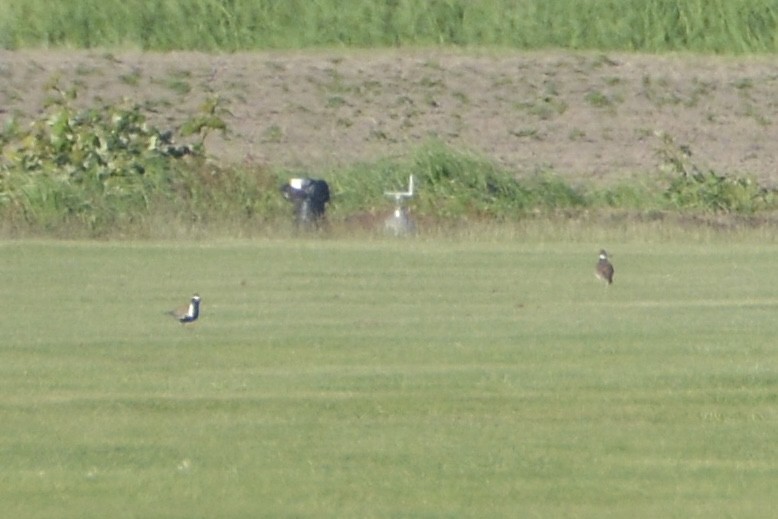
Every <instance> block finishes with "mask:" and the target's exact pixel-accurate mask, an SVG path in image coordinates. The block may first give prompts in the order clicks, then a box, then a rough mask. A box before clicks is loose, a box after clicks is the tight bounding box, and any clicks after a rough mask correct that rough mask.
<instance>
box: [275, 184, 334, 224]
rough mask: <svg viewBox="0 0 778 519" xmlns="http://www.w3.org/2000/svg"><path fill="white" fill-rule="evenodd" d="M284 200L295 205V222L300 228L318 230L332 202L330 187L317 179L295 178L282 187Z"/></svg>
mask: <svg viewBox="0 0 778 519" xmlns="http://www.w3.org/2000/svg"><path fill="white" fill-rule="evenodd" d="M281 193H283V195H284V198H286V199H287V200H289V201H290V202H292V203H293V204H294V222H295V225H296V226H297V227H298V228H300V227H303V228H314V229H318V228H319V227H320V226H321V224H322V222H323V220H324V213H325V212H326V211H327V202H329V201H330V186H329V185H328V184H327V182H325V181H324V180H319V179H315V178H293V179H291V180H290V181H289V183H288V184H284V185H283V186H281Z"/></svg>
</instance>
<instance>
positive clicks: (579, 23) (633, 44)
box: [0, 0, 778, 53]
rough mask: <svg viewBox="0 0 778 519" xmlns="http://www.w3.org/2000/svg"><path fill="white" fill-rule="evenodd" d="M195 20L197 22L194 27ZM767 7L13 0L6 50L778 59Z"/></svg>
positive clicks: (8, 4)
mask: <svg viewBox="0 0 778 519" xmlns="http://www.w3.org/2000/svg"><path fill="white" fill-rule="evenodd" d="M193 20H196V23H193ZM777 28H778V8H777V7H776V5H775V2H773V1H771V0H682V1H674V0H586V1H584V2H581V1H577V0H553V1H548V0H529V1H523V2H516V1H514V0H489V1H482V2H472V1H470V0H446V1H429V0H382V1H372V0H350V1H348V2H345V3H344V2H342V1H339V0H318V1H316V2H311V1H308V0H287V1H272V2H271V1H263V2H256V1H251V0H235V1H232V2H227V3H225V2H222V1H219V0H173V1H166V2H146V1H144V0H123V1H120V0H63V1H59V2H56V3H55V4H52V3H51V2H49V1H46V0H6V1H5V2H3V3H2V5H0V46H2V47H4V48H9V49H13V48H20V47H59V46H66V47H80V48H96V47H117V46H118V47H127V46H130V47H136V48H142V49H145V50H171V49H195V50H208V51H235V50H241V49H271V48H272V49H277V48H303V47H321V46H353V47H386V46H399V45H403V46H408V45H411V46H414V45H469V46H484V45H488V46H503V47H512V48H521V49H538V48H549V47H551V48H571V49H600V50H630V51H644V52H665V51H677V50H690V51H695V52H715V53H749V52H775V51H777V50H778V39H777V38H776V34H777V33H778V32H777V30H776V29H777Z"/></svg>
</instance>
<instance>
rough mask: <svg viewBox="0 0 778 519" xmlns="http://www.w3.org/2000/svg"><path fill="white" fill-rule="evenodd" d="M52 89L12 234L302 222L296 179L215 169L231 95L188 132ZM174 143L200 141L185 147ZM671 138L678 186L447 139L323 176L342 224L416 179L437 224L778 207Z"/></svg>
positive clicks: (12, 131) (2, 139) (8, 207)
mask: <svg viewBox="0 0 778 519" xmlns="http://www.w3.org/2000/svg"><path fill="white" fill-rule="evenodd" d="M52 91H53V92H54V94H55V95H54V96H53V97H52V98H51V102H50V104H49V106H48V111H47V112H46V113H44V114H42V115H41V116H40V117H39V118H38V119H37V120H35V121H33V122H32V124H31V125H30V126H29V128H26V129H21V128H19V127H18V125H15V124H11V125H9V126H8V127H7V128H6V130H5V131H4V132H3V133H2V134H0V145H1V147H2V154H1V155H0V216H2V219H3V222H4V224H3V225H4V227H5V230H6V232H12V233H23V234H24V233H29V232H32V233H41V232H42V233H45V234H52V235H57V236H62V235H71V234H76V235H88V236H117V235H129V236H143V235H144V234H148V233H150V232H151V234H155V233H156V232H158V228H159V226H160V222H161V221H164V222H166V224H165V228H170V226H171V223H170V222H172V226H173V227H174V228H178V231H176V232H175V233H183V234H187V233H189V232H191V230H192V229H197V231H195V232H203V230H204V229H207V228H208V227H209V226H213V225H216V226H219V228H221V229H225V228H230V227H231V228H232V230H231V231H229V232H230V233H231V234H235V233H237V234H242V233H244V232H256V231H257V230H261V229H263V228H264V229H267V228H269V227H277V226H278V225H283V223H282V222H286V221H287V220H288V214H289V211H291V207H290V206H288V204H285V202H284V200H283V199H282V197H281V196H280V194H279V187H280V186H281V184H282V183H283V182H285V181H286V179H288V178H289V177H290V176H297V174H296V173H294V172H285V171H277V170H270V169H268V168H265V167H257V166H252V165H222V166H220V165H215V164H213V163H211V162H210V161H209V160H208V156H207V150H206V149H205V142H206V140H205V138H206V136H207V135H208V133H209V132H212V131H227V128H226V125H225V123H224V121H223V120H222V118H221V117H220V114H221V111H222V108H221V107H220V104H219V99H218V97H215V98H212V99H210V100H209V101H208V102H206V103H205V104H204V106H203V107H202V110H201V112H200V113H196V114H193V115H192V116H191V117H190V118H189V119H188V120H186V121H185V122H184V123H183V124H182V125H181V127H180V128H178V129H175V130H164V131H163V130H160V129H158V128H155V127H153V126H151V125H149V124H148V122H147V120H146V116H145V114H144V112H143V109H142V107H141V106H138V105H137V104H133V103H132V102H129V101H124V102H121V103H119V104H106V105H103V106H99V107H92V108H88V109H82V110H77V109H75V108H74V107H73V103H72V101H73V100H74V99H75V97H76V93H75V92H74V91H72V90H71V91H65V90H62V89H60V88H58V87H57V86H54V87H53V89H52ZM174 135H177V136H178V137H180V138H181V139H184V140H186V139H188V140H189V141H190V142H188V143H186V144H177V143H176V139H175V138H174ZM659 141H660V148H659V150H658V151H659V154H660V157H661V159H662V162H663V164H664V175H665V177H666V179H667V180H666V182H665V183H664V185H663V184H657V185H653V186H649V187H645V186H641V185H639V184H635V183H633V184H629V183H623V184H620V185H614V186H609V187H600V188H592V187H591V186H584V185H579V186H573V185H571V184H570V183H569V182H567V181H565V180H564V179H563V178H562V177H561V176H560V175H558V174H555V173H554V172H553V171H538V172H535V173H531V174H519V173H517V172H512V171H507V170H505V169H504V168H501V167H499V166H498V165H496V164H494V163H493V162H491V161H489V160H487V159H485V158H483V157H480V156H478V155H476V154H474V153H471V152H468V151H462V150H454V149H452V148H450V147H449V146H447V145H445V144H444V143H442V142H440V141H437V140H431V141H428V142H427V143H425V144H423V145H422V146H420V147H419V148H417V149H416V150H414V151H413V153H411V155H410V156H409V157H407V158H404V159H393V160H379V161H376V162H369V163H362V164H356V165H354V166H352V167H350V168H346V169H339V170H333V171H313V172H310V174H311V175H312V176H314V177H319V178H325V179H326V180H327V181H328V182H329V183H330V184H331V188H332V191H333V201H332V204H331V206H332V207H331V211H330V214H331V218H330V221H331V222H332V223H333V224H334V225H337V224H338V222H341V221H347V220H349V219H350V218H351V217H352V215H354V214H359V213H371V214H375V213H377V212H381V211H388V210H389V209H390V207H391V202H390V201H389V200H388V199H387V198H386V196H385V195H384V191H385V190H387V189H391V188H392V186H395V187H396V188H398V189H399V188H401V187H403V186H405V185H406V183H407V182H408V178H409V176H410V175H414V177H415V179H416V185H417V196H416V197H415V198H414V201H413V211H414V213H415V214H416V215H417V216H419V217H421V218H424V219H426V220H427V221H428V222H434V223H435V224H436V225H444V224H456V223H459V222H475V221H518V220H521V219H523V218H526V217H529V216H536V215H556V214H558V213H560V212H562V213H564V214H567V215H576V214H581V213H584V212H590V211H597V210H603V209H618V210H625V211H632V212H641V211H667V210H673V211H691V212H697V213H710V214H746V215H752V214H755V213H758V212H762V211H767V210H773V209H775V208H776V204H778V201H777V200H776V195H775V192H774V191H772V190H769V189H766V188H764V187H762V186H760V185H758V183H756V182H755V181H752V180H750V179H748V178H747V177H735V176H725V175H720V174H718V173H717V172H714V171H703V170H701V169H700V168H698V167H697V166H696V165H695V164H694V163H693V161H692V160H691V158H690V153H691V152H690V150H688V149H687V148H685V147H683V146H678V145H676V144H675V143H674V142H673V140H672V138H671V137H670V136H668V135H665V134H661V135H659ZM378 228H380V226H378ZM155 229H157V230H156V231H155ZM175 233H174V234H175Z"/></svg>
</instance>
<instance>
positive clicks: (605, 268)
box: [594, 249, 614, 285]
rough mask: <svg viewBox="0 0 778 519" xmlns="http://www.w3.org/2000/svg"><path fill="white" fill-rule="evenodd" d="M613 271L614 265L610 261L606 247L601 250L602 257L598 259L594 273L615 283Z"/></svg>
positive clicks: (606, 280)
mask: <svg viewBox="0 0 778 519" xmlns="http://www.w3.org/2000/svg"><path fill="white" fill-rule="evenodd" d="M613 272H614V270H613V265H611V262H610V261H608V253H607V252H605V249H602V250H600V259H599V261H597V266H596V267H595V270H594V275H595V276H597V277H598V278H599V279H601V280H603V281H605V282H607V283H608V284H609V285H610V284H611V283H613Z"/></svg>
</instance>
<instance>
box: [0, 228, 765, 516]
mask: <svg viewBox="0 0 778 519" xmlns="http://www.w3.org/2000/svg"><path fill="white" fill-rule="evenodd" d="M643 241H645V242H646V243H642V242H643ZM758 241H759V240H758V239H753V240H749V239H742V240H735V241H733V242H728V241H727V240H726V239H715V238H714V239H706V240H698V241H695V240H684V239H683V237H678V238H676V239H668V240H666V241H662V240H659V241H657V240H653V239H648V240H641V239H637V238H635V239H631V240H630V239H627V240H625V241H624V242H623V243H601V242H595V241H591V242H587V241H586V240H585V239H582V240H577V242H576V243H569V242H565V241H563V240H558V241H553V240H550V241H549V240H544V239H540V238H533V239H530V240H529V241H526V242H525V241H523V240H521V239H511V240H497V239H478V240H475V241H467V240H464V239H419V240H397V241H395V240H378V239H371V240H365V241H359V240H356V239H338V240H327V239H297V240H292V239H289V240H272V239H266V240H259V241H253V242H250V241H245V242H200V243H197V242H185V243H183V242H171V243H87V242H45V241H44V242H36V241H18V242H14V241H11V242H4V243H2V244H0V280H1V282H0V297H1V298H2V306H1V307H0V308H1V309H2V311H0V334H1V335H0V341H1V343H0V388H1V389H0V502H1V503H2V512H0V515H2V516H4V517H24V518H28V519H30V518H50V517H58V518H98V517H99V518H104V517H113V518H129V517H138V518H141V517H142V518H150V517H179V518H195V517H209V518H210V517H236V518H237V517H592V518H594V517H597V518H601V517H627V516H628V517H633V518H638V517H645V518H656V517H679V518H688V517H738V518H743V517H768V516H771V515H773V514H774V513H775V508H776V505H778V498H777V497H776V488H778V441H776V440H777V439H778V438H777V437H776V433H777V431H778V333H776V332H778V321H777V320H776V316H778V269H776V258H778V245H775V244H774V243H773V244H767V245H760V244H759V243H758ZM601 246H605V247H606V248H608V249H609V251H610V252H612V254H613V262H614V264H615V266H616V277H615V283H614V285H613V286H611V287H609V288H605V287H604V286H603V285H602V284H601V283H600V282H598V281H597V280H596V279H595V277H594V275H593V267H594V263H595V261H596V257H597V253H598V250H599V248H600V247H601ZM194 291H197V292H199V293H200V295H201V296H202V298H203V307H202V318H201V320H200V321H199V322H197V323H196V324H195V325H192V326H189V327H183V326H182V325H179V324H178V323H176V322H175V321H173V320H172V318H170V317H169V316H166V315H164V312H165V311H166V310H168V309H170V308H173V307H175V306H178V305H179V304H182V303H184V302H186V301H187V299H188V298H189V296H190V295H191V293H192V292H194Z"/></svg>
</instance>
